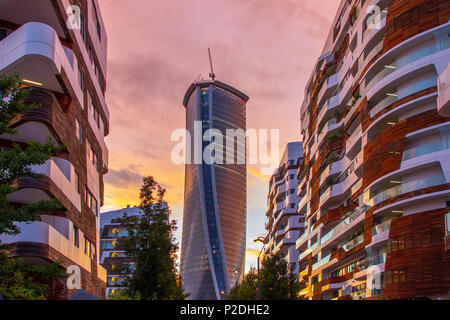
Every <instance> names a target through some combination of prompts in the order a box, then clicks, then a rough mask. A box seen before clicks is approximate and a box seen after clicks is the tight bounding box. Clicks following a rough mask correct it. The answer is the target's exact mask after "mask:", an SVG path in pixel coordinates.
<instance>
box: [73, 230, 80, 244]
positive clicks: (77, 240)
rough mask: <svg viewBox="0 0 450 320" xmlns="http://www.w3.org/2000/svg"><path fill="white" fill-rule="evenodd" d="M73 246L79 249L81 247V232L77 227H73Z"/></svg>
mask: <svg viewBox="0 0 450 320" xmlns="http://www.w3.org/2000/svg"><path fill="white" fill-rule="evenodd" d="M73 245H74V246H75V247H77V248H79V247H80V232H79V230H78V228H77V227H76V226H75V225H74V226H73Z"/></svg>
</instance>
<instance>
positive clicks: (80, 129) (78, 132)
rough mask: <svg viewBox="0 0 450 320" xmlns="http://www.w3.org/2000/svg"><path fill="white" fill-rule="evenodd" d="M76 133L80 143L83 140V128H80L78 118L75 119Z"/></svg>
mask: <svg viewBox="0 0 450 320" xmlns="http://www.w3.org/2000/svg"><path fill="white" fill-rule="evenodd" d="M76 134H77V137H78V140H79V141H80V142H81V143H82V142H83V130H82V128H81V123H80V120H78V119H77V121H76Z"/></svg>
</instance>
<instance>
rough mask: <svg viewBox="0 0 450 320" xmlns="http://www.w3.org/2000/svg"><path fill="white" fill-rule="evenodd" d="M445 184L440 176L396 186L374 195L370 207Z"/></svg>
mask: <svg viewBox="0 0 450 320" xmlns="http://www.w3.org/2000/svg"><path fill="white" fill-rule="evenodd" d="M445 183H446V179H445V177H444V175H442V174H440V175H437V176H433V177H427V178H423V179H419V180H416V181H412V182H408V183H403V184H400V185H398V186H395V187H392V188H389V189H386V190H384V191H382V192H380V193H378V194H377V195H375V197H373V198H372V199H371V202H372V203H373V204H372V206H374V205H377V204H379V203H381V202H383V201H386V200H388V199H391V198H393V197H396V196H399V195H402V194H404V193H408V192H412V191H417V190H421V189H425V188H429V187H434V186H438V185H441V184H445Z"/></svg>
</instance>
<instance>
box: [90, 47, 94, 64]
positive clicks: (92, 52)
mask: <svg viewBox="0 0 450 320" xmlns="http://www.w3.org/2000/svg"><path fill="white" fill-rule="evenodd" d="M89 61H90V62H91V64H92V65H93V64H94V50H92V46H91V45H89Z"/></svg>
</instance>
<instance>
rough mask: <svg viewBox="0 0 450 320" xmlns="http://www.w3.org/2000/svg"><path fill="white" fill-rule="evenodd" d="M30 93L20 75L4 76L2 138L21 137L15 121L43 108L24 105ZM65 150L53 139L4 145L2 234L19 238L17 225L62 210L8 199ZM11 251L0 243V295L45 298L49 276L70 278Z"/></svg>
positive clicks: (0, 84) (0, 163)
mask: <svg viewBox="0 0 450 320" xmlns="http://www.w3.org/2000/svg"><path fill="white" fill-rule="evenodd" d="M29 92H30V90H29V89H27V88H22V87H21V85H20V81H19V75H18V74H13V75H10V76H4V77H0V135H4V134H6V135H12V136H14V135H18V132H17V131H16V130H14V129H13V128H12V127H11V121H13V120H14V119H15V118H16V117H18V116H19V115H21V114H24V113H27V112H30V111H32V110H34V109H36V108H38V107H39V106H38V105H36V104H29V103H25V102H24V99H25V98H26V97H27V95H28V94H29ZM62 151H64V147H63V146H56V145H55V144H54V143H53V141H52V140H50V139H49V140H48V141H47V142H46V143H45V144H40V143H37V142H33V141H29V142H26V143H21V144H19V143H13V144H12V145H9V146H3V145H2V146H0V235H1V234H5V235H18V234H19V233H20V228H19V227H18V225H17V224H16V223H18V222H25V223H29V222H32V221H35V220H38V219H39V216H40V215H42V214H52V213H53V212H55V210H59V209H61V208H62V207H61V205H60V203H59V202H58V201H57V200H42V201H38V202H34V203H28V204H23V205H20V206H18V205H16V204H13V203H11V202H10V201H9V199H8V195H9V194H11V193H13V192H15V191H17V190H18V189H17V186H16V181H17V179H19V178H23V177H30V178H36V179H39V178H41V177H42V175H39V174H36V173H33V172H32V170H31V168H30V166H32V165H42V164H44V163H45V162H46V161H47V160H48V159H50V157H52V156H53V155H56V154H58V153H60V152H62ZM7 249H10V247H9V246H7V245H5V244H3V243H2V242H1V241H0V250H1V251H0V293H1V294H2V295H3V296H5V297H6V298H8V299H44V298H45V297H46V294H48V291H49V286H48V284H46V283H45V282H48V281H47V280H48V279H49V277H54V278H58V279H61V278H64V277H65V276H66V275H65V274H64V272H62V271H61V268H60V267H59V265H58V264H54V265H51V266H50V267H43V266H31V265H27V264H25V263H23V262H22V261H20V260H15V259H11V258H9V257H8V255H7V254H6V252H5V250H7Z"/></svg>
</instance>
